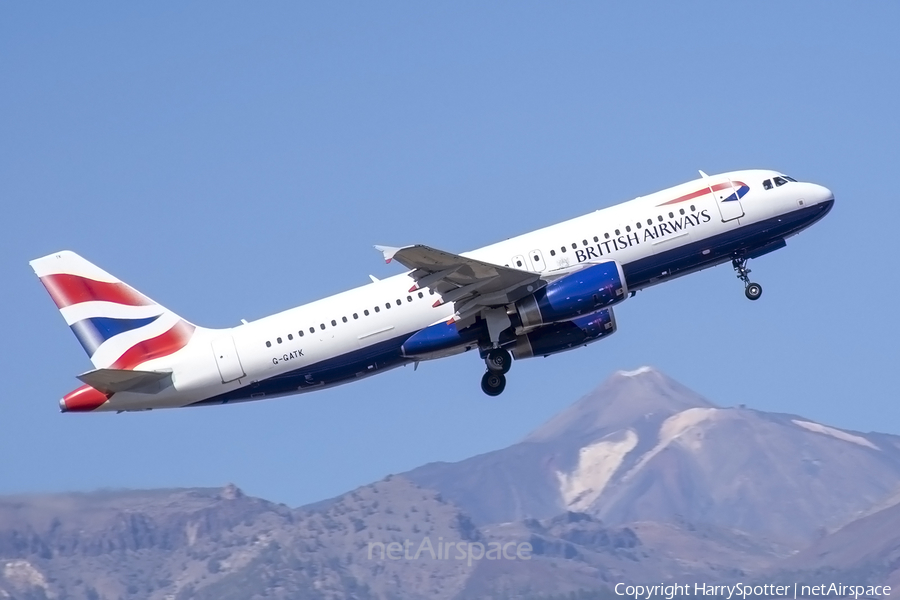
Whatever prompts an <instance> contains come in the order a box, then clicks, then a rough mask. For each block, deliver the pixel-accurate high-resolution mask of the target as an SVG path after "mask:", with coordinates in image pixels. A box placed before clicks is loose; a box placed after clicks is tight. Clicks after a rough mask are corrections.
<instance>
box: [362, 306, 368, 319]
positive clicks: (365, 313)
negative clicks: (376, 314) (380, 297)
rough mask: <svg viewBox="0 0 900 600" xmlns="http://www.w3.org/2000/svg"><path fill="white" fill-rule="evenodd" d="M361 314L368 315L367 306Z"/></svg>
mask: <svg viewBox="0 0 900 600" xmlns="http://www.w3.org/2000/svg"><path fill="white" fill-rule="evenodd" d="M363 314H364V315H366V316H367V317H368V316H369V309H368V308H367V309H366V310H364V311H363Z"/></svg>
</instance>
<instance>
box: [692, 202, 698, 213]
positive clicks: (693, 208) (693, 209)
mask: <svg viewBox="0 0 900 600" xmlns="http://www.w3.org/2000/svg"><path fill="white" fill-rule="evenodd" d="M695 210H697V209H696V208H695V207H694V205H693V204H691V212H694V211H695Z"/></svg>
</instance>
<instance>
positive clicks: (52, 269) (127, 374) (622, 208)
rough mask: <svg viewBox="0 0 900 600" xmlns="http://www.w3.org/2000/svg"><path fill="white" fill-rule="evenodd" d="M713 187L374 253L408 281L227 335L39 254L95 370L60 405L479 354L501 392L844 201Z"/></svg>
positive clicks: (224, 388)
mask: <svg viewBox="0 0 900 600" xmlns="http://www.w3.org/2000/svg"><path fill="white" fill-rule="evenodd" d="M700 176H701V177H700V178H699V179H695V180H693V181H690V182H687V183H683V184H681V185H677V186H675V187H671V188H668V189H665V190H662V191H660V192H656V193H653V194H650V195H648V196H644V197H638V198H636V199H634V200H630V201H628V202H624V203H622V204H618V205H615V206H611V207H609V208H604V209H601V210H597V211H595V212H592V213H590V214H587V215H584V216H581V217H577V218H574V219H571V220H568V221H564V222H561V223H558V224H556V225H552V226H550V227H546V228H544V229H539V230H536V231H532V232H530V233H526V234H524V235H520V236H517V237H513V238H510V239H507V240H506V241H503V242H499V243H497V244H493V245H490V246H486V247H484V248H480V249H477V250H473V251H471V252H466V253H463V254H452V253H450V252H445V251H442V250H438V249H435V248H431V247H428V246H424V245H412V246H405V247H389V246H376V248H377V249H378V250H379V251H381V252H382V254H383V256H384V259H385V261H386V262H388V263H390V262H392V261H396V262H398V263H400V264H401V265H403V266H404V267H405V268H406V269H408V271H407V272H405V273H402V274H400V275H395V276H392V277H388V278H385V279H381V280H378V279H376V278H375V277H372V283H369V284H367V285H364V286H362V287H357V288H355V289H351V290H349V291H346V292H343V293H340V294H337V295H334V296H331V297H328V298H324V299H322V300H318V301H316V302H312V303H310V304H305V305H302V306H299V307H296V308H292V309H289V310H286V311H284V312H280V313H277V314H274V315H271V316H268V317H265V318H262V319H259V320H256V321H253V322H249V323H248V322H246V321H243V322H242V324H241V325H239V326H236V327H233V328H229V329H208V328H204V327H200V326H197V325H194V324H193V323H190V322H189V321H186V320H185V319H182V318H181V317H179V316H178V315H177V314H175V313H173V312H172V311H170V310H168V309H167V308H165V307H163V306H161V305H159V304H157V303H156V302H154V301H153V300H151V299H150V298H148V297H147V296H145V295H143V294H142V293H140V292H138V291H137V290H135V289H134V288H132V287H130V286H129V285H127V284H125V283H123V282H122V281H120V280H119V279H116V278H115V277H113V276H112V275H110V274H109V273H107V272H106V271H104V270H103V269H101V268H100V267H97V266H95V265H94V264H92V263H90V262H88V261H87V260H85V259H84V258H82V257H80V256H78V255H77V254H75V253H74V252H70V251H61V252H57V253H54V254H50V255H48V256H44V257H42V258H38V259H35V260H33V261H31V263H30V264H31V267H32V268H33V269H34V272H35V274H37V276H38V277H39V278H40V280H41V282H42V283H43V285H44V287H45V288H46V289H47V291H48V292H49V294H50V296H51V298H52V299H53V301H54V302H55V303H56V306H57V307H58V308H59V311H60V312H61V313H62V316H63V318H64V319H65V321H66V323H67V324H68V325H69V327H70V328H71V329H72V332H73V333H74V334H75V336H76V338H77V339H78V341H79V342H80V343H81V345H82V346H83V347H84V350H85V351H86V352H87V354H88V356H89V357H90V360H91V362H92V363H93V366H94V369H93V370H90V371H87V372H86V373H83V374H81V375H79V376H78V379H79V380H81V382H82V383H83V384H84V385H82V386H81V387H79V388H77V389H76V390H74V391H72V392H70V393H69V394H66V395H65V396H64V397H63V398H62V399H61V400H60V401H59V408H60V410H61V411H62V412H103V411H115V412H125V411H140V410H151V409H157V408H176V407H184V406H202V405H215V404H229V403H232V402H243V401H249V400H259V399H263V398H273V397H277V396H286V395H290V394H297V393H302V392H309V391H314V390H319V389H324V388H329V387H333V386H336V385H340V384H343V383H347V382H350V381H355V380H358V379H362V378H365V377H368V376H371V375H374V374H377V373H381V372H384V371H386V370H388V369H392V368H395V367H399V366H403V365H408V364H415V365H416V366H418V363H419V362H420V361H425V360H434V359H438V358H443V357H446V356H451V355H455V354H459V353H462V352H465V351H468V350H475V349H477V350H478V353H479V356H480V357H481V358H482V359H483V360H484V362H485V365H486V369H485V372H484V375H483V376H482V379H481V388H482V390H483V391H484V392H485V393H486V394H487V395H489V396H497V395H499V394H500V393H502V392H503V390H504V389H505V387H506V374H507V372H508V371H509V370H510V367H511V366H512V362H513V359H515V360H516V361H519V360H523V359H526V358H531V357H537V356H543V357H546V356H551V355H555V354H558V353H561V352H564V351H567V350H570V349H573V348H577V347H580V346H586V345H588V344H590V343H593V342H596V341H597V340H600V339H604V338H606V337H608V336H609V335H611V334H613V333H614V332H615V331H616V329H617V323H616V319H615V315H614V314H613V307H614V306H615V305H616V304H618V303H620V302H623V301H624V300H625V299H626V298H629V297H632V296H634V294H635V293H636V292H637V291H639V290H643V289H646V288H648V287H651V286H654V285H657V284H660V283H663V282H666V281H669V280H671V279H674V278H676V277H681V276H683V275H687V274H689V273H694V272H697V271H700V270H702V269H706V268H709V267H713V266H716V265H719V264H723V263H727V262H731V264H732V266H733V268H734V270H735V272H736V274H737V277H738V279H740V280H741V281H742V282H743V284H744V293H745V295H746V297H747V298H749V299H750V300H757V299H759V297H760V296H761V295H762V286H760V285H759V284H758V283H755V282H752V281H751V280H750V277H749V274H750V270H749V269H748V268H747V263H748V261H749V260H751V259H754V258H758V257H760V256H762V255H764V254H768V253H769V252H772V251H774V250H778V249H780V248H783V247H784V246H785V245H786V239H787V238H788V237H790V236H793V235H796V234H797V233H799V232H800V231H803V230H804V229H806V228H807V227H810V226H811V225H813V224H814V223H816V222H817V221H819V220H820V219H822V218H823V217H824V216H825V215H826V214H828V212H829V211H830V210H831V208H832V206H833V205H834V195H833V194H832V193H831V191H830V190H828V189H827V188H825V187H823V186H821V185H818V184H815V183H808V182H799V181H797V180H795V179H793V178H791V177H788V176H787V175H785V174H783V173H780V172H777V171H770V170H743V171H733V172H728V173H723V174H720V175H713V176H709V175H707V174H706V173H704V172H703V171H700Z"/></svg>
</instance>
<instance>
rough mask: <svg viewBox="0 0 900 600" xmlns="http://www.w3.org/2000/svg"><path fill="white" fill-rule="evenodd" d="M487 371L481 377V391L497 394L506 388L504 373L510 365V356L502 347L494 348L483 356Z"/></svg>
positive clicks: (492, 394)
mask: <svg viewBox="0 0 900 600" xmlns="http://www.w3.org/2000/svg"><path fill="white" fill-rule="evenodd" d="M484 364H485V365H487V371H486V372H485V374H484V376H483V377H482V378H481V391H483V392H484V393H485V394H487V395H488V396H499V395H500V394H502V393H503V390H504V389H505V388H506V373H508V372H509V369H510V367H512V356H510V354H509V352H508V351H506V350H504V349H503V348H494V349H493V350H490V351H489V352H488V353H487V355H486V356H485V357H484Z"/></svg>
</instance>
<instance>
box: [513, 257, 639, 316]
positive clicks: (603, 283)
mask: <svg viewBox="0 0 900 600" xmlns="http://www.w3.org/2000/svg"><path fill="white" fill-rule="evenodd" d="M627 295H628V287H627V286H626V284H625V275H624V274H623V273H622V267H620V266H619V263H617V262H616V261H613V260H611V261H608V262H603V263H600V264H597V265H594V266H592V267H587V268H584V269H582V270H580V271H576V272H575V273H572V274H571V275H566V276H565V277H563V278H561V279H557V280H556V281H554V282H552V283H550V284H548V285H547V286H546V287H544V288H541V289H540V290H538V291H537V292H535V293H534V294H532V295H530V296H526V297H525V298H522V299H521V300H519V301H518V302H516V312H517V313H518V314H519V318H520V319H521V321H522V327H524V328H526V329H527V328H530V327H538V326H540V325H543V324H545V323H557V322H560V321H568V320H570V319H574V318H576V317H579V316H581V315H588V314H591V313H593V312H596V311H598V310H600V309H601V308H605V307H607V306H612V305H613V304H616V303H618V302H621V301H622V300H624V299H625V297H626V296H627Z"/></svg>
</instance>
